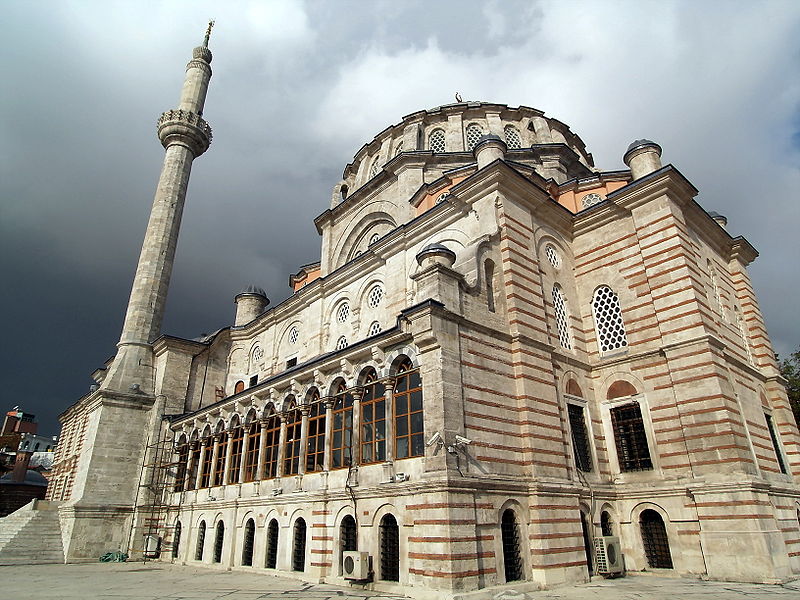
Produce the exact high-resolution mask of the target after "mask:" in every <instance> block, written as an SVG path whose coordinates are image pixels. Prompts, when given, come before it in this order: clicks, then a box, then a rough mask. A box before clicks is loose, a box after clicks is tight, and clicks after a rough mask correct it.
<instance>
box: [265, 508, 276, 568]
mask: <svg viewBox="0 0 800 600" xmlns="http://www.w3.org/2000/svg"><path fill="white" fill-rule="evenodd" d="M264 566H265V567H266V568H268V569H275V568H276V567H277V566H278V522H277V521H276V520H275V519H272V520H271V521H270V522H269V525H268V526H267V560H266V562H265V563H264Z"/></svg>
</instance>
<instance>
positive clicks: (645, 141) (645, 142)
mask: <svg viewBox="0 0 800 600" xmlns="http://www.w3.org/2000/svg"><path fill="white" fill-rule="evenodd" d="M644 146H657V147H658V149H659V150H660V149H661V146H659V145H658V144H656V143H655V142H654V141H653V140H648V139H645V138H642V139H641V140H634V141H632V142H631V144H630V146H628V149H627V150H626V151H625V154H627V153H628V152H630V151H631V150H636V148H642V147H644Z"/></svg>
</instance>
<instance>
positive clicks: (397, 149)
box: [394, 140, 403, 156]
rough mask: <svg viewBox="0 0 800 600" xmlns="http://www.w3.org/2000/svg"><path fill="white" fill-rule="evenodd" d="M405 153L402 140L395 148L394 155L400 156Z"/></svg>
mask: <svg viewBox="0 0 800 600" xmlns="http://www.w3.org/2000/svg"><path fill="white" fill-rule="evenodd" d="M402 152H403V140H400V143H399V144H397V146H395V147H394V155H395V156H399V155H400V154H402Z"/></svg>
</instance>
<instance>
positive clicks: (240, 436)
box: [228, 427, 244, 483]
mask: <svg viewBox="0 0 800 600" xmlns="http://www.w3.org/2000/svg"><path fill="white" fill-rule="evenodd" d="M229 443H230V445H231V464H230V466H229V468H228V483H239V473H240V471H241V469H242V446H243V444H244V429H243V428H242V427H237V428H236V429H234V430H233V433H232V435H231V439H230V442H229Z"/></svg>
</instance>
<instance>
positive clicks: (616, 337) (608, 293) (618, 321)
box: [592, 285, 628, 352]
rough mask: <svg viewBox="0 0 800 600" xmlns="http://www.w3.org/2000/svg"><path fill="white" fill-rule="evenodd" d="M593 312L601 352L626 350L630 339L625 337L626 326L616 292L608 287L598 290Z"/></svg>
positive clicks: (593, 302)
mask: <svg viewBox="0 0 800 600" xmlns="http://www.w3.org/2000/svg"><path fill="white" fill-rule="evenodd" d="M592 311H593V312H594V323H595V327H596V328H597V340H598V343H599V345H600V352H609V351H611V350H618V349H620V348H625V347H626V346H627V345H628V339H627V337H626V335H625V324H624V323H623V322H622V308H621V307H620V304H619V296H617V295H616V294H615V293H614V290H612V289H611V288H610V287H608V286H607V285H604V286H602V287H599V288H597V291H596V292H595V293H594V298H593V299H592Z"/></svg>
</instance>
